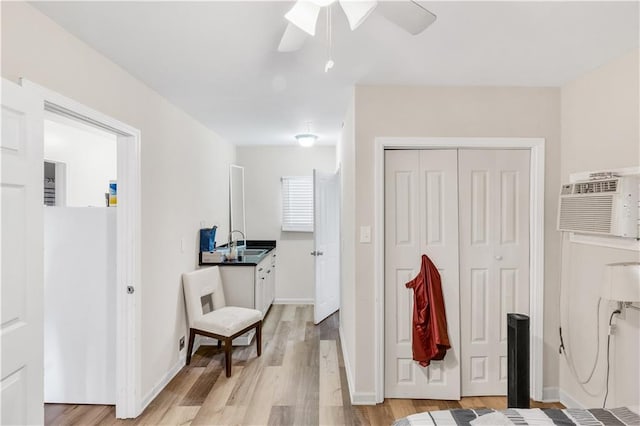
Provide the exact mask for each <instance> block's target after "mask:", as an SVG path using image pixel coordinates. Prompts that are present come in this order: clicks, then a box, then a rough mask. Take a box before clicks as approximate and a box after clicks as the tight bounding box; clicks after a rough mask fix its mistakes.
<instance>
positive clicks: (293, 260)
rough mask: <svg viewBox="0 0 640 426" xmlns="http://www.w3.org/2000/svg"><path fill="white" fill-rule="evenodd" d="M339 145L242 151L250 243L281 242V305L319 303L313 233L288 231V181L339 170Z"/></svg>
mask: <svg viewBox="0 0 640 426" xmlns="http://www.w3.org/2000/svg"><path fill="white" fill-rule="evenodd" d="M335 152H336V149H335V147H334V146H314V147H312V148H302V147H299V146H295V145H293V144H292V146H242V147H238V148H237V159H238V160H237V163H238V165H241V166H244V188H245V204H246V209H245V210H246V214H245V217H246V224H247V239H249V240H276V241H277V243H276V244H277V248H278V258H277V273H276V303H277V302H278V301H280V302H291V303H295V302H304V303H311V302H312V301H313V298H314V266H313V265H314V263H313V260H314V258H313V256H311V255H310V254H309V253H310V252H311V251H313V233H312V232H283V231H282V230H281V226H282V221H281V219H282V195H281V186H280V178H281V177H282V176H311V175H312V174H313V169H314V168H315V169H318V170H322V171H326V172H333V171H335V164H336V159H335V158H336V154H335Z"/></svg>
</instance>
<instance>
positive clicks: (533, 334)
mask: <svg viewBox="0 0 640 426" xmlns="http://www.w3.org/2000/svg"><path fill="white" fill-rule="evenodd" d="M465 148H470V149H483V148H484V149H528V150H529V151H530V153H531V157H530V176H531V179H530V198H529V224H530V238H529V267H530V272H529V315H530V318H531V327H530V337H529V344H530V348H531V354H530V356H531V359H530V368H531V372H530V383H531V396H532V398H533V399H534V400H536V401H542V399H543V397H542V391H543V383H542V379H543V356H544V340H543V337H544V177H545V176H544V156H545V139H544V138H503V137H496V138H457V137H442V138H434V137H424V138H409V137H377V138H375V140H374V206H375V212H374V217H375V219H374V220H375V222H374V235H377V236H378V238H376V239H375V243H374V263H373V264H374V295H375V301H376V304H375V308H374V330H375V334H374V348H375V350H374V363H375V364H374V365H375V371H376V373H375V374H376V376H375V397H376V402H378V403H381V402H383V401H384V344H385V343H384V303H385V300H384V273H385V271H384V266H385V265H384V244H385V241H384V151H385V149H465Z"/></svg>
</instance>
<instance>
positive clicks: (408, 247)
mask: <svg viewBox="0 0 640 426" xmlns="http://www.w3.org/2000/svg"><path fill="white" fill-rule="evenodd" d="M457 218H458V200H457V152H456V150H425V151H415V150H414V151H402V150H398V151H386V152H385V397H387V398H426V399H455V400H457V399H459V398H460V363H459V353H460V349H459V348H460V335H459V329H460V327H459V321H458V319H459V293H458V288H459V285H458V219H457ZM423 253H425V254H427V255H428V256H429V257H430V258H431V260H432V261H433V262H434V264H435V265H436V266H437V268H438V270H439V272H440V275H441V278H442V289H443V294H444V300H445V308H446V311H447V322H448V332H449V340H450V342H451V345H452V348H451V349H450V350H448V351H447V354H446V356H445V359H444V360H443V361H432V362H431V365H430V366H429V367H426V368H423V367H421V366H420V365H419V364H418V363H417V362H415V361H413V359H412V358H413V356H412V348H411V339H412V324H413V322H412V319H413V290H412V289H408V288H406V287H405V283H406V282H407V281H409V280H411V279H412V278H413V277H415V276H416V274H417V273H418V272H419V270H420V260H421V259H420V257H421V255H422V254H423Z"/></svg>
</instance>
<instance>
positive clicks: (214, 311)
mask: <svg viewBox="0 0 640 426" xmlns="http://www.w3.org/2000/svg"><path fill="white" fill-rule="evenodd" d="M182 284H183V286H184V295H185V299H186V302H187V318H188V320H189V346H188V348H187V365H189V363H190V362H191V351H192V350H193V341H194V340H195V337H196V334H200V335H203V336H208V337H213V338H214V339H218V347H220V342H221V341H224V357H225V369H226V373H227V377H231V350H232V346H231V342H232V340H233V339H235V338H236V337H238V336H240V335H242V334H244V333H246V332H247V331H249V330H251V329H252V328H255V329H256V346H257V350H258V356H260V355H261V353H262V312H260V311H258V310H256V309H249V308H240V307H235V306H226V303H225V300H224V289H223V287H222V278H221V277H220V270H219V268H218V267H217V266H213V267H206V268H202V269H198V270H197V271H193V272H186V273H184V274H182Z"/></svg>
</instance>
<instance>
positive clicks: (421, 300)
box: [406, 254, 451, 367]
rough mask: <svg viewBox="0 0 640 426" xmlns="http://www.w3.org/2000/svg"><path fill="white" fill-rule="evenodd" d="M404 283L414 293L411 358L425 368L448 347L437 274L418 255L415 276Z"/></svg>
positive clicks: (438, 358)
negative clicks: (419, 263)
mask: <svg viewBox="0 0 640 426" xmlns="http://www.w3.org/2000/svg"><path fill="white" fill-rule="evenodd" d="M406 286H407V288H412V289H413V293H414V299H413V301H414V303H413V359H414V360H416V361H418V362H419V363H420V365H421V366H423V367H426V366H428V365H429V362H430V361H431V360H441V359H443V358H444V355H445V353H446V351H447V349H449V348H450V347H451V345H450V344H449V336H448V334H447V315H446V313H445V310H444V297H443V296H442V285H441V281H440V274H439V273H438V269H437V268H436V266H435V265H434V264H433V262H431V259H429V258H428V257H427V255H424V254H423V255H422V266H421V268H420V273H419V274H418V276H416V277H415V278H414V279H412V280H411V281H409V282H408V283H407V284H406Z"/></svg>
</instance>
